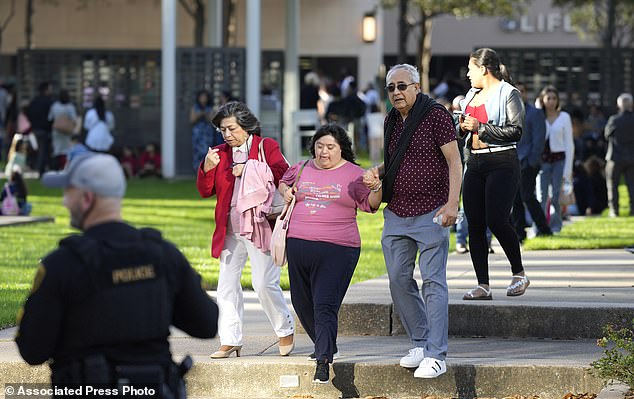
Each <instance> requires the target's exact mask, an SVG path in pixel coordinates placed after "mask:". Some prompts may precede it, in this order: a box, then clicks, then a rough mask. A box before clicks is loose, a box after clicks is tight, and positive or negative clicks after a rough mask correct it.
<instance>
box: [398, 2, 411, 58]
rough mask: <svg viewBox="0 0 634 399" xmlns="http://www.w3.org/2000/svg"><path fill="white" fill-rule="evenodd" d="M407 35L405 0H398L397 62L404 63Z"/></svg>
mask: <svg viewBox="0 0 634 399" xmlns="http://www.w3.org/2000/svg"><path fill="white" fill-rule="evenodd" d="M408 36H409V24H408V23H407V0H400V3H399V12H398V57H397V63H398V64H404V63H405V62H406V61H407V37H408Z"/></svg>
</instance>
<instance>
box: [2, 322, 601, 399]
mask: <svg viewBox="0 0 634 399" xmlns="http://www.w3.org/2000/svg"><path fill="white" fill-rule="evenodd" d="M296 337H297V340H296V349H295V351H294V353H293V354H291V356H288V357H281V356H279V355H278V354H277V347H276V346H274V347H271V348H269V349H268V350H267V349H266V348H268V347H269V346H270V345H271V344H272V343H274V342H276V339H275V338H273V337H272V336H249V337H247V338H246V340H245V343H244V346H243V353H242V356H241V357H231V358H229V359H217V360H216V359H214V360H212V359H210V358H209V357H208V356H209V354H210V353H211V352H212V351H213V350H214V349H215V348H217V346H218V345H219V343H218V342H217V339H215V340H198V339H192V338H188V337H186V336H185V335H184V334H182V333H180V332H178V331H175V334H174V336H173V337H172V338H171V339H170V342H171V346H172V351H173V352H174V357H175V359H179V358H182V357H183V356H184V355H185V354H191V355H192V357H193V358H194V361H195V366H194V368H193V369H192V370H191V371H190V373H189V374H188V375H187V381H188V392H189V396H190V397H201V398H202V397H205V398H289V397H293V398H339V397H343V398H356V397H361V398H364V397H368V396H369V397H373V396H379V397H380V396H384V397H388V398H406V397H417V398H420V397H425V396H429V395H436V396H440V397H456V398H473V397H476V396H477V397H498V398H500V397H508V396H511V395H514V394H522V395H539V396H540V398H542V399H561V398H562V397H563V396H564V395H565V394H566V393H568V392H572V393H582V392H593V393H598V392H599V391H600V390H601V388H602V386H603V381H601V380H600V379H598V378H597V377H596V376H594V375H592V373H591V372H590V366H589V365H590V363H591V362H592V361H594V360H596V359H598V358H599V357H600V355H601V351H600V348H598V347H596V345H595V343H594V341H593V340H575V341H565V340H540V339H499V338H478V339H474V338H470V339H466V338H451V339H450V342H449V347H450V353H449V356H448V358H447V366H448V370H447V373H446V374H444V375H442V376H441V377H439V378H436V379H431V380H424V379H418V378H414V377H413V372H414V370H413V369H404V368H402V367H400V366H399V365H398V362H399V360H400V357H401V356H403V355H404V354H406V353H407V349H408V348H409V340H408V339H406V338H405V337H373V336H355V337H340V338H339V340H338V347H339V351H340V353H341V355H342V357H341V358H339V359H338V360H336V361H335V363H334V364H333V365H332V367H331V383H330V384H327V385H322V384H313V383H312V378H313V374H314V371H315V364H314V363H313V362H310V361H308V360H307V359H306V357H307V355H308V354H309V353H310V352H312V344H311V342H310V340H309V339H308V337H307V336H306V335H304V334H298V335H297V336H296ZM11 344H13V343H12V342H8V341H0V350H1V353H3V361H2V362H0V376H1V377H0V380H1V381H0V384H5V383H15V382H16V381H17V382H20V383H22V384H27V383H45V382H47V381H48V378H49V372H48V367H47V366H38V367H30V366H28V365H26V364H24V363H23V362H21V361H19V357H18V356H17V353H16V350H15V347H14V346H13V345H11ZM11 354H12V356H11Z"/></svg>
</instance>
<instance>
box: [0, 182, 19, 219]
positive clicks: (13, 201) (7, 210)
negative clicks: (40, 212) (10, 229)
mask: <svg viewBox="0 0 634 399" xmlns="http://www.w3.org/2000/svg"><path fill="white" fill-rule="evenodd" d="M4 192H5V193H6V195H7V196H6V197H4V199H3V200H2V214H3V215H6V216H16V215H18V214H20V207H19V206H18V200H17V198H15V196H14V195H13V194H11V190H9V185H8V184H5V185H4Z"/></svg>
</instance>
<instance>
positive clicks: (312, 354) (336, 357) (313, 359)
mask: <svg viewBox="0 0 634 399" xmlns="http://www.w3.org/2000/svg"><path fill="white" fill-rule="evenodd" d="M337 359H339V352H335V353H333V355H332V361H333V362H334V361H335V360H337ZM306 360H310V361H311V362H316V361H317V359H316V358H315V352H313V353H311V354H310V355H308V357H307V358H306Z"/></svg>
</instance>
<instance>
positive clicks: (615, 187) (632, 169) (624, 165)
mask: <svg viewBox="0 0 634 399" xmlns="http://www.w3.org/2000/svg"><path fill="white" fill-rule="evenodd" d="M622 175H623V176H625V185H626V186H627V192H628V193H629V195H630V216H634V161H620V162H614V161H608V162H607V163H606V164H605V181H606V186H607V189H608V206H609V207H610V211H612V212H614V213H615V214H617V215H618V214H619V183H620V182H621V176H622Z"/></svg>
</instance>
